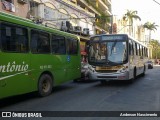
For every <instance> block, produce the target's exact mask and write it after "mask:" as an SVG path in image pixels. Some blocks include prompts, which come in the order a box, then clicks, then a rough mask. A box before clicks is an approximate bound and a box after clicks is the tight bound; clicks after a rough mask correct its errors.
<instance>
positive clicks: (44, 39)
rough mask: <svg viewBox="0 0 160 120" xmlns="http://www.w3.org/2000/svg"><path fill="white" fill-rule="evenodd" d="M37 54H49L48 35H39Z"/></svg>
mask: <svg viewBox="0 0 160 120" xmlns="http://www.w3.org/2000/svg"><path fill="white" fill-rule="evenodd" d="M38 52H39V53H49V52H50V42H49V34H46V33H42V32H40V33H39V40H38Z"/></svg>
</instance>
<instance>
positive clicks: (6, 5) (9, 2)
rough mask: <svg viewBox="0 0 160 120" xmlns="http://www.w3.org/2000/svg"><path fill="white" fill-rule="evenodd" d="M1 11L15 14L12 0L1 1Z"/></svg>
mask: <svg viewBox="0 0 160 120" xmlns="http://www.w3.org/2000/svg"><path fill="white" fill-rule="evenodd" d="M1 1H2V9H3V10H6V11H10V12H15V6H14V0H1Z"/></svg>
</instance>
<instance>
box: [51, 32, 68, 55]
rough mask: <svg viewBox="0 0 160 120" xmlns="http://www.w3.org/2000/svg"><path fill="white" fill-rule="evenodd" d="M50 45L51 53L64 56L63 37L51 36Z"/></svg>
mask: <svg viewBox="0 0 160 120" xmlns="http://www.w3.org/2000/svg"><path fill="white" fill-rule="evenodd" d="M51 44H52V53H55V54H66V44H65V37H63V36H58V35H53V36H52V43H51Z"/></svg>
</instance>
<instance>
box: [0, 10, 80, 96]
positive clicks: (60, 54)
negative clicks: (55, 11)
mask: <svg viewBox="0 0 160 120" xmlns="http://www.w3.org/2000/svg"><path fill="white" fill-rule="evenodd" d="M79 43H80V41H79V38H78V36H76V35H73V34H70V33H66V32H62V31H59V30H56V29H53V28H49V27H46V26H44V25H42V24H36V23H34V22H32V21H31V20H27V19H24V18H20V17H17V16H14V15H10V14H7V13H3V12H0V99H2V98H5V97H9V96H14V95H20V94H24V93H29V92H33V91H38V94H39V95H40V96H47V95H49V94H51V92H52V88H53V87H54V86H57V85H60V84H62V83H64V82H66V81H69V80H74V79H77V78H80V77H81V70H80V68H81V55H80V45H79Z"/></svg>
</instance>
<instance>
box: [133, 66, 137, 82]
mask: <svg viewBox="0 0 160 120" xmlns="http://www.w3.org/2000/svg"><path fill="white" fill-rule="evenodd" d="M135 79H136V68H134V71H133V80H135Z"/></svg>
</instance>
